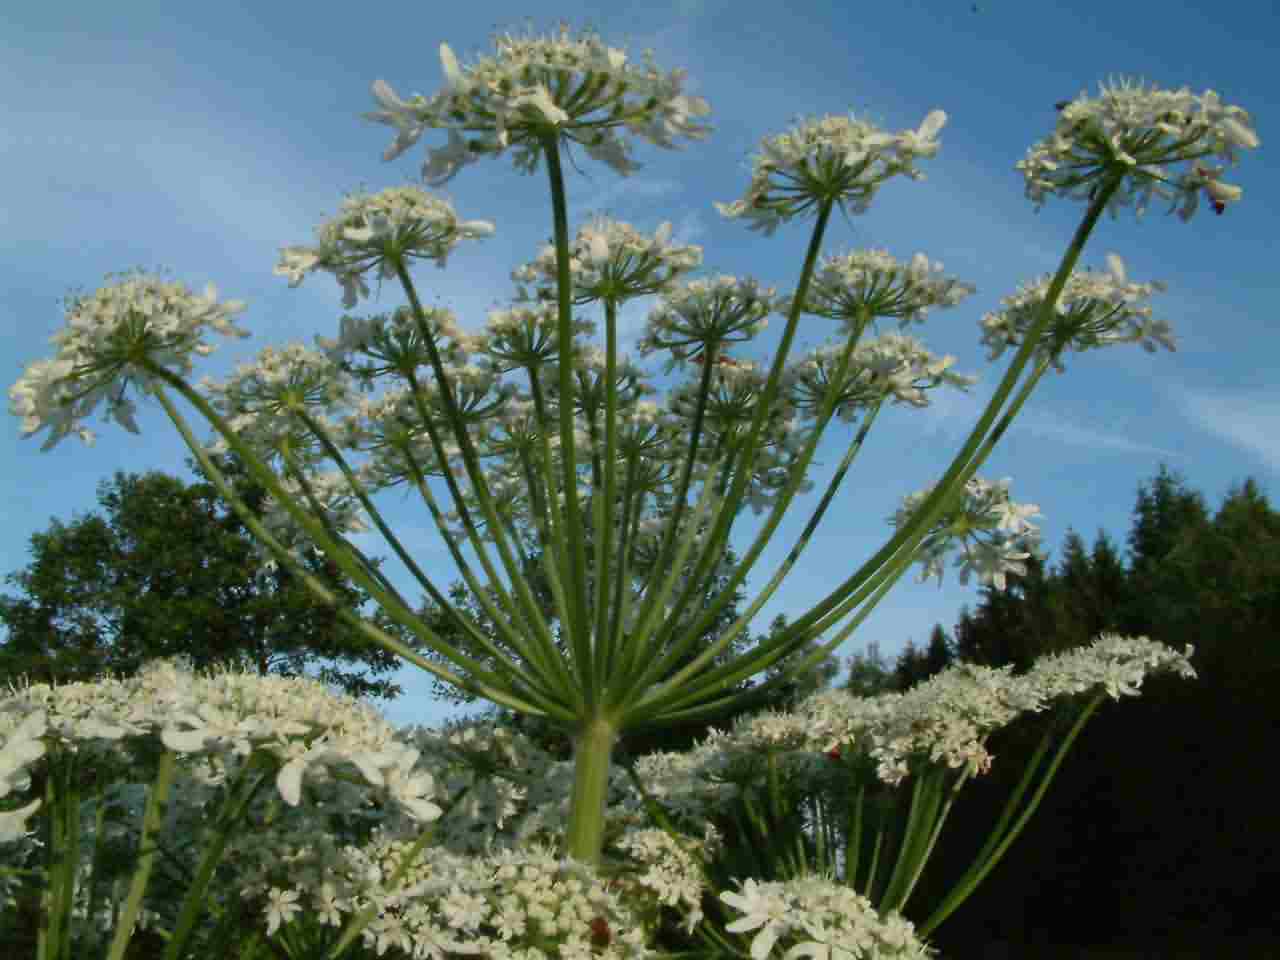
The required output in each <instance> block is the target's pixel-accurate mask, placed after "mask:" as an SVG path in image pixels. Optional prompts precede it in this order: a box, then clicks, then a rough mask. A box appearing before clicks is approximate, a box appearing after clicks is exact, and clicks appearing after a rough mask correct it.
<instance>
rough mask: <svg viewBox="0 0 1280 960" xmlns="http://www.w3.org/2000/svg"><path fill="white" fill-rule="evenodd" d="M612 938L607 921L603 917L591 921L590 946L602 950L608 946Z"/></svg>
mask: <svg viewBox="0 0 1280 960" xmlns="http://www.w3.org/2000/svg"><path fill="white" fill-rule="evenodd" d="M612 940H613V936H612V934H611V932H610V930H609V921H608V920H606V919H605V918H604V917H596V918H595V919H594V920H592V921H591V945H592V946H593V947H600V948H601V949H602V950H603V949H604V948H605V947H607V946H609V944H610V943H611V942H612Z"/></svg>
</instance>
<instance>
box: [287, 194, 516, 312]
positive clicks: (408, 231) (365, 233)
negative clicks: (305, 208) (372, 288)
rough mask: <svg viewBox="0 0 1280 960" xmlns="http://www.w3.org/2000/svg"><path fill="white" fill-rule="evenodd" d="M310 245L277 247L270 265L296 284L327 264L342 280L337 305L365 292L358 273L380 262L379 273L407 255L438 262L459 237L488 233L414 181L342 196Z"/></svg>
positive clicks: (390, 272)
mask: <svg viewBox="0 0 1280 960" xmlns="http://www.w3.org/2000/svg"><path fill="white" fill-rule="evenodd" d="M316 233H317V235H318V240H319V243H318V244H317V246H315V247H282V248H281V249H280V263H279V264H278V265H277V266H276V268H275V270H274V271H273V272H274V273H275V274H276V275H277V276H284V277H288V278H289V286H291V287H296V286H297V285H298V284H300V283H301V282H302V280H303V278H304V277H305V276H306V275H307V274H308V273H310V272H311V271H313V270H317V269H318V270H328V271H329V272H330V273H332V274H333V275H334V277H336V278H337V280H338V282H339V283H340V284H342V290H343V298H342V305H343V306H344V307H347V308H350V307H354V306H355V305H356V300H357V298H358V297H367V296H369V288H368V286H367V285H366V284H365V282H364V277H363V274H364V273H365V272H366V271H367V270H370V269H372V268H373V267H380V271H379V272H380V276H382V277H388V278H390V277H395V276H396V265H397V264H398V263H403V262H404V261H406V260H409V259H412V258H422V259H430V260H434V261H435V262H436V265H437V266H440V267H443V266H444V265H445V261H446V260H447V259H448V257H449V251H451V250H452V249H453V248H454V247H455V246H457V244H458V241H459V240H461V239H464V238H470V239H478V238H480V237H487V236H489V234H491V233H493V224H491V223H489V222H488V221H487V220H465V221H463V220H459V219H458V215H457V214H456V213H454V212H453V206H452V205H451V204H450V203H448V202H447V201H444V200H440V199H438V198H437V197H433V196H431V195H430V194H429V193H427V192H426V191H425V190H422V189H421V188H419V187H413V186H406V187H389V188H388V189H386V190H383V191H381V192H379V193H375V194H373V195H372V196H365V195H357V196H352V197H347V198H346V199H345V200H343V201H342V212H341V213H340V214H339V215H338V216H336V217H334V218H333V219H332V220H328V221H326V222H325V223H322V224H321V225H320V226H319V228H317V230H316Z"/></svg>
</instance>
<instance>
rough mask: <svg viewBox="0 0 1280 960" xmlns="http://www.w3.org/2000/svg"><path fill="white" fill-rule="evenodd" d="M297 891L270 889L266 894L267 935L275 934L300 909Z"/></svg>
mask: <svg viewBox="0 0 1280 960" xmlns="http://www.w3.org/2000/svg"><path fill="white" fill-rule="evenodd" d="M297 900H298V891H296V890H281V889H280V888H279V887H272V888H271V890H270V892H269V893H268V894H267V911H266V913H267V935H268V936H270V935H271V934H273V933H275V932H276V930H277V929H279V927H280V925H281V924H283V923H288V922H289V921H290V920H292V919H293V917H294V915H295V914H297V913H300V912H301V910H302V908H301V907H300V906H298V904H297Z"/></svg>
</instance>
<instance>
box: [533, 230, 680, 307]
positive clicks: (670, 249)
mask: <svg viewBox="0 0 1280 960" xmlns="http://www.w3.org/2000/svg"><path fill="white" fill-rule="evenodd" d="M701 264H702V248H701V247H699V246H692V245H690V246H681V245H677V244H674V243H672V242H671V224H670V223H669V222H664V223H662V224H661V225H660V226H659V227H658V229H657V231H656V232H655V233H654V235H653V236H652V237H647V236H645V235H643V234H641V233H640V232H639V231H638V230H636V228H635V227H633V226H631V224H629V223H623V222H622V221H618V220H611V219H608V218H606V217H597V218H595V219H594V220H592V221H591V222H590V223H587V224H585V225H584V226H582V227H580V228H579V229H578V234H577V236H576V237H575V238H574V239H573V241H572V243H571V244H570V246H569V279H570V289H571V290H572V297H573V303H575V304H584V303H592V302H593V301H596V300H605V299H611V300H613V301H614V302H615V303H616V302H621V301H623V300H628V299H630V298H632V297H644V296H651V295H653V294H656V293H661V292H662V291H664V290H666V289H668V288H669V287H670V286H671V284H672V283H673V282H674V281H675V279H676V278H677V277H679V276H680V275H681V274H683V273H687V272H688V271H690V270H693V269H695V268H696V267H698V266H700V265H701ZM511 279H512V280H514V281H515V282H516V283H517V285H518V290H519V293H518V296H517V298H518V299H520V300H555V299H556V298H557V293H556V248H555V245H554V244H547V245H546V246H544V247H543V248H542V250H541V252H540V253H539V254H538V258H537V259H536V260H534V261H533V262H532V263H527V264H524V265H523V266H521V267H518V268H517V269H516V270H514V271H513V272H512V274H511ZM524 284H535V285H537V288H536V289H534V290H529V289H527V288H526V287H525V286H524Z"/></svg>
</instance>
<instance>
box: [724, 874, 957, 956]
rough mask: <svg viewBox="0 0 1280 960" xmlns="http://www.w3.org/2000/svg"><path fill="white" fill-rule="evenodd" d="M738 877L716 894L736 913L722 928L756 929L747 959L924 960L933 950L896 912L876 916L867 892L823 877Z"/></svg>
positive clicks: (931, 954)
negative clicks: (866, 959)
mask: <svg viewBox="0 0 1280 960" xmlns="http://www.w3.org/2000/svg"><path fill="white" fill-rule="evenodd" d="M739 882H740V883H741V890H740V892H737V893H735V892H733V891H731V890H726V891H724V892H723V893H721V894H720V899H721V900H722V901H724V902H725V903H726V904H728V905H729V906H730V907H732V908H733V909H734V910H736V911H737V912H738V913H740V914H741V916H740V917H738V918H737V919H736V920H733V921H731V922H730V923H729V924H728V926H726V927H725V930H727V931H728V932H729V933H746V932H748V931H752V930H754V931H756V932H755V934H754V936H753V937H752V939H751V951H750V952H751V960H766V958H768V957H781V958H785V960H794V958H797V957H810V958H812V960H840V958H843V957H862V956H872V957H886V958H888V957H895V958H902V960H908V958H909V960H926V958H928V957H931V956H933V955H934V954H935V953H936V951H933V950H930V949H929V948H928V947H927V946H925V943H924V941H922V940H921V939H919V938H918V937H917V936H916V933H915V927H914V926H913V925H912V924H911V922H910V921H909V920H907V919H905V918H904V917H903V916H902V915H901V914H899V913H897V912H896V911H892V912H889V913H888V914H887V915H885V916H883V917H882V916H881V915H880V912H879V911H878V910H876V908H875V906H874V905H873V904H872V903H871V901H870V900H869V899H868V898H867V897H864V896H862V895H861V894H859V893H855V892H854V891H853V890H851V889H849V888H848V887H846V886H844V885H842V884H839V883H836V882H834V881H832V880H829V879H826V878H824V877H818V876H807V877H800V878H797V879H794V880H788V881H786V882H778V881H766V882H761V881H758V880H755V879H752V878H748V879H746V880H742V881H739Z"/></svg>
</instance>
